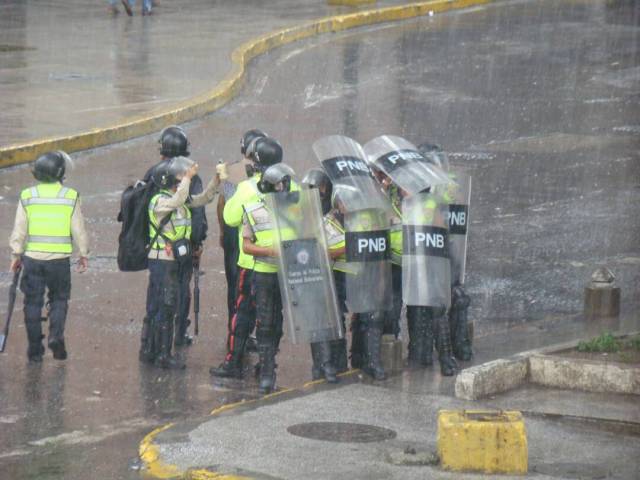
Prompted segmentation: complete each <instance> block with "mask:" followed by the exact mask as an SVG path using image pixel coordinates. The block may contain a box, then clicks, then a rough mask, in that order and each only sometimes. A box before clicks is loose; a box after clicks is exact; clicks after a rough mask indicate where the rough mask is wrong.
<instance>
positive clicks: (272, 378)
mask: <svg viewBox="0 0 640 480" xmlns="http://www.w3.org/2000/svg"><path fill="white" fill-rule="evenodd" d="M269 340H270V339H269ZM258 354H259V355H260V381H259V384H258V392H259V393H261V394H262V395H267V394H269V393H271V392H273V390H274V389H275V387H276V358H275V357H276V349H275V347H274V345H273V343H272V342H271V341H267V342H265V341H262V342H260V341H258Z"/></svg>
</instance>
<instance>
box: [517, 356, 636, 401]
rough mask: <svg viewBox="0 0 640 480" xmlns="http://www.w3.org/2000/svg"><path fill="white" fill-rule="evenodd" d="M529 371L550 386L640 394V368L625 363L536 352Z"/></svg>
mask: <svg viewBox="0 0 640 480" xmlns="http://www.w3.org/2000/svg"><path fill="white" fill-rule="evenodd" d="M529 375H530V376H529V380H530V382H531V383H537V384H539V385H545V386H548V387H556V388H565V389H575V390H584V391H587V392H609V393H627V394H635V395H640V369H639V368H637V367H635V366H631V365H624V364H621V363H614V362H602V361H591V360H582V359H577V358H567V357H559V356H553V355H532V356H531V357H530V358H529Z"/></svg>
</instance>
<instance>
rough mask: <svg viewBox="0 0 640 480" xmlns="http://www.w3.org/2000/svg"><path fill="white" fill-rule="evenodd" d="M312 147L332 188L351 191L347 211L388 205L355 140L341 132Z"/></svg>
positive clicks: (360, 147) (323, 139)
mask: <svg viewBox="0 0 640 480" xmlns="http://www.w3.org/2000/svg"><path fill="white" fill-rule="evenodd" d="M312 148H313V151H314V152H315V154H316V156H317V157H318V160H320V163H321V164H322V168H323V169H324V171H325V172H326V173H327V175H328V176H329V178H330V179H331V182H332V183H333V188H334V190H343V191H345V193H349V192H348V191H351V192H352V195H351V201H350V202H348V204H347V205H345V208H347V209H348V210H349V211H358V210H364V209H370V208H372V209H380V210H386V209H388V208H389V201H388V199H387V197H386V196H385V194H384V193H383V192H382V189H381V188H380V185H379V184H378V182H377V181H376V179H375V178H374V177H373V174H372V172H371V169H370V168H369V165H368V164H367V161H366V159H365V155H364V151H363V150H362V146H360V144H359V143H358V142H356V141H355V140H353V139H352V138H349V137H345V136H342V135H330V136H328V137H324V138H321V139H320V140H318V141H316V142H314V144H313V146H312Z"/></svg>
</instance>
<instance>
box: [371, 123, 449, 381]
mask: <svg viewBox="0 0 640 480" xmlns="http://www.w3.org/2000/svg"><path fill="white" fill-rule="evenodd" d="M364 150H365V153H366V154H367V159H368V161H369V162H370V163H371V164H372V165H373V166H374V168H375V169H376V170H377V171H378V172H380V173H379V174H380V175H381V176H382V177H383V179H384V181H385V183H383V185H386V186H387V188H389V187H390V186H391V185H389V183H388V180H390V181H391V182H393V184H394V185H395V187H396V190H395V192H393V193H392V197H395V198H394V201H395V202H396V205H395V214H396V215H397V216H399V217H401V218H402V234H401V235H402V244H401V245H402V246H401V248H402V250H401V251H402V300H403V301H404V303H405V304H406V305H407V324H408V330H409V365H410V366H429V365H432V363H433V359H432V352H433V337H434V332H435V333H436V334H437V339H436V344H437V349H438V353H439V360H440V371H441V373H442V374H443V375H445V376H450V375H453V374H454V373H455V371H456V363H455V359H454V358H453V353H452V350H451V337H450V331H449V326H448V320H447V318H446V312H447V309H448V308H449V305H450V302H451V280H450V279H451V266H450V261H449V240H448V235H449V232H448V223H447V219H448V205H447V204H445V203H444V202H442V201H439V198H438V197H437V196H436V195H434V194H432V193H430V190H431V188H433V187H436V186H437V185H442V184H447V183H449V181H450V180H449V178H448V176H447V175H446V173H445V172H443V171H442V170H440V169H439V168H437V167H434V166H433V165H430V164H428V163H427V162H426V161H425V159H424V157H422V155H421V154H420V153H419V152H418V151H417V149H416V147H415V146H413V145H412V144H411V143H409V142H407V141H406V140H404V139H402V138H400V137H393V136H386V135H384V136H381V137H377V138H374V139H373V140H371V141H370V142H368V143H367V144H366V145H365V146H364ZM398 206H399V207H400V208H398ZM396 231H397V230H396ZM397 239H398V234H397V233H396V242H395V245H394V247H395V250H396V253H399V250H400V245H399V244H398V242H397Z"/></svg>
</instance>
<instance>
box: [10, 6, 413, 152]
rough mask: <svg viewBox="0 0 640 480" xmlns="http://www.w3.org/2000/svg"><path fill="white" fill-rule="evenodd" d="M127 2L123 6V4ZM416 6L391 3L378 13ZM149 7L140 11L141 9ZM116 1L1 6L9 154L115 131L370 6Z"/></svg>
mask: <svg viewBox="0 0 640 480" xmlns="http://www.w3.org/2000/svg"><path fill="white" fill-rule="evenodd" d="M118 3H119V2H118ZM399 3H406V2H404V1H401V0H383V1H379V2H378V6H388V5H395V4H399ZM141 4H142V2H141V1H140V2H137V7H140V6H141ZM107 7H108V3H107V1H106V0H102V1H97V2H85V1H83V0H55V1H46V2H43V1H33V0H31V1H29V0H7V1H3V2H2V4H1V5H0V72H2V81H1V82H0V108H1V109H2V112H3V114H2V118H0V146H8V145H13V144H19V143H25V142H28V141H30V140H36V139H41V138H44V137H50V136H60V135H70V134H77V133H80V132H85V131H87V130H90V129H92V128H97V127H107V126H111V125H114V124H117V123H120V122H121V121H123V120H125V119H131V118H132V117H135V116H138V115H142V114H146V113H150V112H154V111H157V110H168V109H171V107H173V106H176V105H178V104H179V103H180V102H183V101H185V100H187V99H189V98H191V97H194V96H196V95H199V94H202V93H204V92H207V91H209V90H211V89H213V87H214V86H215V85H216V84H217V83H218V82H219V81H221V80H222V79H223V78H224V77H225V76H226V75H227V74H228V73H229V71H230V68H231V51H232V50H233V49H235V48H236V47H238V46H239V45H241V44H242V43H243V42H245V41H247V40H250V39H252V38H254V37H258V36H259V35H262V34H264V33H268V32H271V31H274V30H278V29H280V28H283V27H287V26H292V25H296V24H299V23H302V22H304V21H307V20H311V19H315V18H322V17H325V16H329V15H336V14H340V13H349V12H353V11H357V10H358V9H370V8H371V5H369V6H365V7H358V8H353V7H335V6H329V5H328V3H327V2H326V1H316V0H278V2H269V4H268V6H267V5H265V4H264V2H259V1H256V0H253V1H252V0H236V1H233V2H225V1H219V0H217V1H211V0H170V1H167V2H160V5H159V6H158V7H157V8H155V9H154V14H153V15H151V16H145V17H143V16H141V15H140V14H139V13H140V12H139V10H138V9H136V11H135V12H134V16H133V17H132V18H130V17H128V16H127V15H125V14H124V11H123V9H122V7H121V6H120V7H119V8H120V12H121V13H120V15H115V16H114V15H112V14H111V13H110V12H109V11H108V8H107Z"/></svg>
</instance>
